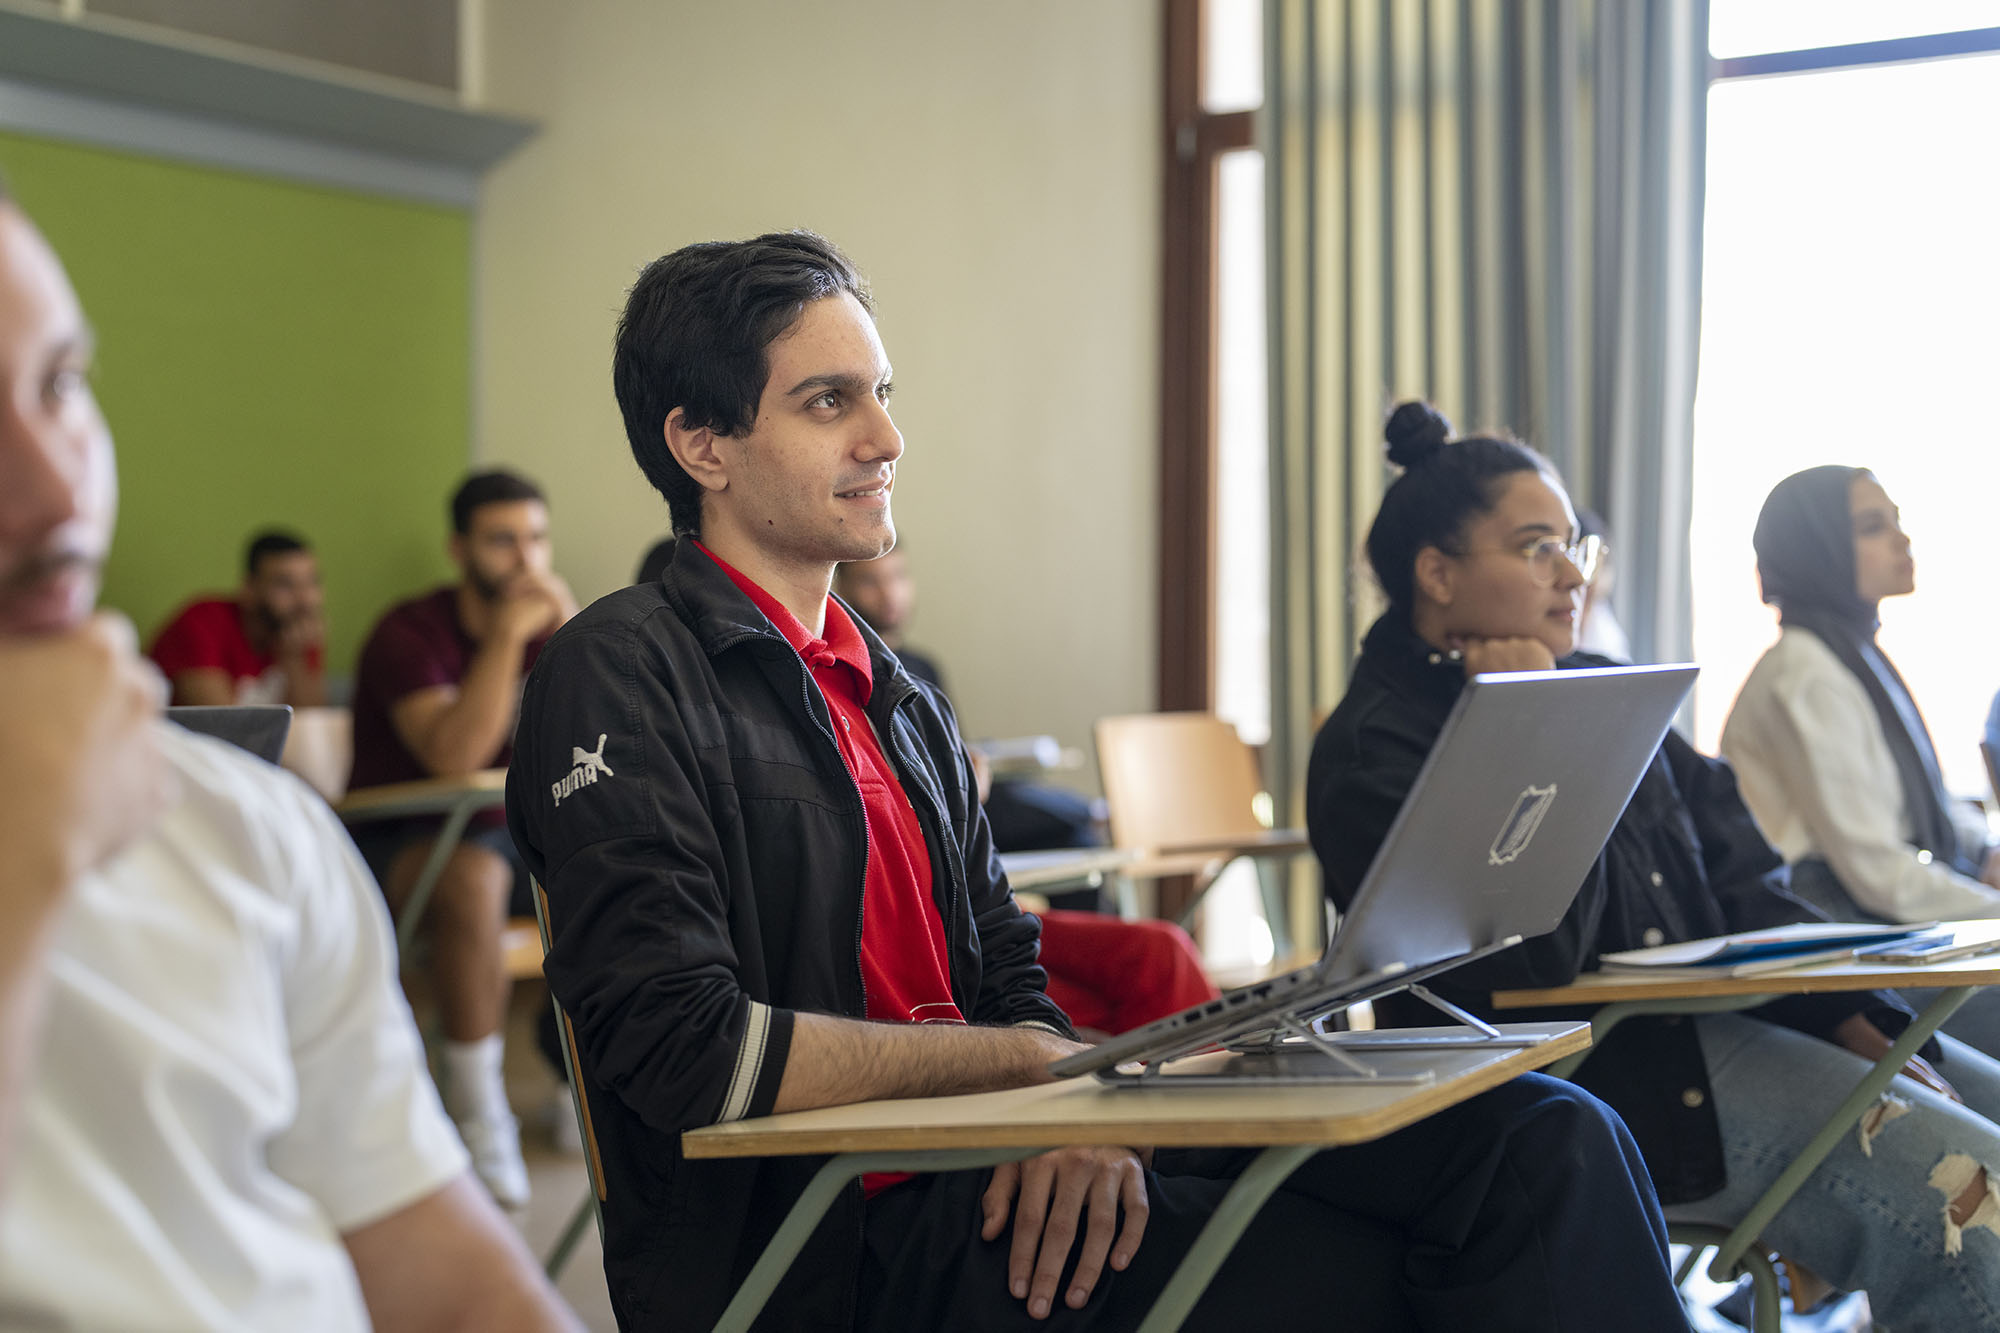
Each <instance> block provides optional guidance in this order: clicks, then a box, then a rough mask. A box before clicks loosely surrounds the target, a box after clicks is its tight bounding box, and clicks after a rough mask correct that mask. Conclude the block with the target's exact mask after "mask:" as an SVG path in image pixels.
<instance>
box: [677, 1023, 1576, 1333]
mask: <svg viewBox="0 0 2000 1333" xmlns="http://www.w3.org/2000/svg"><path fill="white" fill-rule="evenodd" d="M1505 1030H1510V1031H1538V1032H1546V1033H1549V1034H1550V1036H1549V1037H1548V1039H1547V1040H1545V1041H1543V1042H1541V1043H1539V1044H1537V1045H1533V1046H1510V1047H1488V1048H1483V1049H1482V1048H1471V1049H1466V1048H1459V1049H1444V1050H1427V1051H1415V1052H1411V1051H1400V1052H1398V1051H1380V1052H1373V1053H1370V1054H1369V1056H1368V1057H1367V1058H1369V1059H1370V1060H1371V1061H1373V1062H1376V1063H1378V1064H1379V1065H1380V1066H1381V1067H1382V1068H1383V1070H1384V1071H1385V1072H1386V1073H1396V1072H1403V1071H1405V1070H1408V1069H1412V1068H1428V1069H1430V1070H1432V1071H1433V1072H1434V1073H1435V1075H1436V1077H1435V1079H1434V1081H1432V1082H1430V1083H1427V1084H1418V1085H1412V1084H1407V1083H1393V1084H1375V1085H1371V1084H1367V1083H1362V1082H1355V1083H1340V1084H1293V1085H1290V1086H1275V1087H1274V1086H1259V1087H1211V1088H1194V1087H1141V1088H1113V1087H1107V1086H1105V1085H1104V1084H1102V1083H1099V1082H1098V1081H1097V1080H1096V1079H1094V1078H1079V1079H1067V1080H1064V1081H1062V1082H1059V1083H1050V1084H1043V1085H1039V1086H1036V1087H1028V1088H1012V1089H1009V1090H1007V1091H1005V1092H988V1093H974V1094H970V1095H967V1096H962V1097H929V1098H916V1099H909V1100H901V1101H880V1102H861V1103H857V1104H855V1105H852V1106H834V1107H826V1108H824V1109H821V1110H816V1111H793V1112H789V1113H787V1114H784V1115H773V1116H764V1117H761V1118H759V1119H754V1120H738V1121H733V1122H731V1123H729V1124H725V1125H710V1126H708V1127H706V1128H704V1129H697V1130H690V1131H689V1132H688V1133H686V1134H683V1135H682V1136H681V1148H682V1151H683V1152H685V1153H686V1154H687V1155H688V1156H689V1157H691V1158H710V1157H774V1156H794V1155H817V1154H822V1153H829V1154H833V1156H832V1157H831V1159H830V1160H829V1161H828V1162H827V1163H826V1165H825V1166H823V1167H821V1168H820V1171H819V1174H818V1175H817V1176H815V1177H814V1178H813V1181H812V1183H811V1184H810V1185H808V1186H807V1187H806V1190H805V1192H804V1193H803V1194H801V1195H800V1196H799V1200H798V1202H797V1203H796V1204H795V1205H794V1206H793V1208H792V1211H791V1213H790V1215H789V1216H787V1217H786V1219H785V1221H784V1223H783V1225H782V1226H780V1227H779V1229H778V1232H777V1234H776V1235H774V1236H773V1237H772V1238H771V1242H770V1244H769V1245H768V1246H767V1247H766V1249H765V1251H764V1253H763V1255H762V1256H761V1257H760V1258H759V1259H758V1261H757V1264H756V1266H755V1267H754V1268H753V1269H752V1270H751V1272H750V1275H749V1276H748V1277H747V1278H745V1279H744V1282H743V1286H742V1288H741V1289H739V1290H738V1291H737V1293H736V1297H735V1299H733V1300H732V1301H731V1302H730V1304H729V1308H728V1309H727V1310H726V1311H725V1312H724V1313H723V1317H722V1319H721V1321H720V1322H719V1323H718V1324H717V1325H716V1330H717V1333H735V1331H737V1330H743V1329H747V1328H749V1327H750V1324H751V1321H752V1320H754V1319H755V1318H756V1316H757V1314H758V1312H759V1311H760V1310H762V1309H763V1306H764V1302H765V1301H766V1300H767V1299H768V1298H769V1297H770V1294H771V1291H772V1289H773V1288H774V1287H776V1285H777V1283H778V1279H779V1277H780V1276H781V1275H782V1274H783V1273H784V1271H785V1270H786V1269H787V1268H788V1267H790V1265H791V1262H792V1259H793V1258H794V1257H795V1256H796V1255H797V1254H798V1251H799V1249H800V1247H801V1246H803V1245H804V1244H805V1241H806V1238H807V1237H808V1236H809V1235H810V1234H811V1233H812V1230H813V1228H814V1227H815V1226H816V1225H818V1223H819V1220H820V1218H821V1217H823V1216H824V1215H825V1213H826V1210H827V1208H828V1207H829V1206H831V1204H832V1203H833V1200H834V1199H835V1197H836V1196H838V1194H839V1193H840V1191H841V1190H842V1189H843V1188H845V1186H846V1185H847V1182H848V1181H850V1180H852V1179H854V1178H855V1177H856V1176H858V1175H861V1174H862V1173H864V1172H868V1171H896V1170H904V1171H908V1170H917V1171H960V1170H971V1169H974V1168H977V1167H985V1166H993V1165H997V1164H998V1163H1001V1162H1011V1161H1018V1160H1020V1159H1021V1158H1024V1157H1032V1156H1033V1155H1035V1154H1036V1153H1039V1152H1044V1151H1047V1150H1048V1149H1051V1148H1060V1147H1066V1146H1069V1145H1071V1144H1079V1143H1107V1142H1109V1143H1129V1144H1146V1145H1151V1146H1156V1147H1174V1148H1178V1147H1261V1148H1263V1149H1264V1151H1263V1152H1262V1153H1261V1154H1259V1155H1258V1156H1257V1158H1256V1159H1255V1160H1254V1161H1253V1162H1252V1164H1251V1166H1250V1167H1249V1169H1247V1170H1246V1171H1245V1172H1244V1173H1243V1175H1242V1176H1241V1177H1239V1178H1238V1179H1237V1182H1236V1184H1235V1185H1234V1186H1232V1187H1231V1189H1230V1190H1229V1193H1228V1194H1227V1195H1226V1196H1224V1198H1223V1201H1222V1203H1221V1204H1220V1205H1219V1206H1218V1207H1217V1208H1216V1211H1215V1215H1214V1216H1213V1217H1212V1218H1210V1220H1209V1222H1208V1224H1207V1226H1206V1227H1204V1228H1203V1230H1202V1233H1201V1235H1200V1236H1199V1237H1198V1238H1197V1239H1196V1241H1195V1244H1194V1247H1193V1248H1192V1249H1190V1250H1189V1251H1188V1254H1187V1256H1186V1258H1185V1259H1184V1260H1183V1261H1182V1263H1181V1265H1180V1268H1179V1270H1178V1271H1177V1272H1176V1273H1175V1275H1174V1277H1173V1279H1172V1280H1171V1281H1170V1282H1169V1283H1168V1284H1167V1286H1166V1287H1165V1288H1164V1289H1163V1290H1162V1291H1161V1292H1160V1295H1159V1297H1158V1298H1157V1300H1156V1301H1155V1303H1154V1306H1153V1309H1152V1311H1151V1313H1149V1314H1148V1315H1147V1316H1146V1320H1145V1322H1144V1323H1142V1324H1141V1325H1140V1326H1139V1328H1140V1333H1166V1330H1170V1329H1175V1328H1178V1327H1179V1326H1180V1324H1181V1322H1182V1321H1183V1320H1184V1319H1186V1317H1187V1314H1188V1312H1189V1311H1190V1310H1192V1309H1193V1308H1194V1304H1195V1301H1196V1300H1198V1299H1199V1298H1200V1296H1201V1293H1202V1292H1203V1291H1204V1290H1206V1289H1207V1287H1208V1283H1209V1279H1210V1278H1212V1277H1213V1276H1214V1275H1215V1271H1216V1270H1217V1269H1218V1268H1219V1267H1221V1265H1222V1261H1223V1259H1224V1258H1226V1257H1227V1256H1228V1254H1229V1251H1230V1248H1231V1247H1232V1246H1233V1245H1234V1244H1235V1243H1236V1240H1237V1238H1238V1237H1239V1236H1241V1235H1242V1234H1243V1228H1244V1227H1245V1226H1247V1225H1248V1224H1249V1222H1250V1220H1251V1218H1252V1217H1254V1216H1255V1215H1256V1213H1257V1210H1258V1209H1259V1208H1261V1207H1262V1206H1263V1203H1264V1200H1265V1199H1267V1198H1269V1197H1270V1195H1271V1193H1272V1191H1274V1190H1275V1189H1277V1188H1278V1186H1280V1185H1282V1184H1283V1183H1284V1182H1285V1179H1286V1178H1287V1177H1288V1176H1290V1175H1291V1173H1292V1172H1293V1171H1294V1170H1296V1169H1297V1167H1298V1166H1299V1164H1300V1163H1302V1162H1304V1161H1305V1160H1306V1158H1308V1157H1310V1156H1311V1155H1312V1154H1313V1153H1315V1152H1318V1151H1319V1150H1320V1149H1322V1148H1332V1147H1338V1146H1340V1145H1342V1144H1349V1143H1363V1142H1367V1141H1369V1140H1371V1139H1377V1138H1380V1137H1382V1136H1383V1135H1385V1134H1388V1133H1391V1132H1393V1131H1395V1130H1398V1129H1401V1128H1402V1127H1404V1126H1405V1125H1409V1124H1413V1123H1415V1122H1416V1121H1418V1120H1421V1119H1423V1118H1424V1117H1425V1116H1427V1115H1430V1114H1432V1113H1434V1112H1436V1111H1440V1110H1443V1109H1444V1108H1446V1107H1448V1106H1452V1105H1455V1104H1456V1103H1458V1102H1461V1101H1464V1100H1466V1099H1467V1098H1470V1097H1473V1096H1476V1095H1477V1094H1479V1093H1481V1092H1484V1091H1486V1090H1487V1089H1489V1088H1493V1087H1496V1086H1498V1085H1499V1084H1501V1083H1504V1082H1506V1081H1507V1080H1508V1079H1510V1078H1513V1077H1514V1076H1515V1075H1516V1074H1521V1073H1525V1072H1527V1071H1529V1070H1531V1069H1539V1068H1541V1067H1542V1066H1544V1065H1547V1064H1550V1063H1551V1062H1553V1061H1555V1060H1558V1059H1561V1058H1563V1057H1564V1056H1566V1055H1569V1054H1572V1053H1576V1052H1580V1051H1582V1050H1583V1048H1584V1047H1586V1046H1587V1045H1588V1044H1589V1041H1590V1028H1589V1025H1588V1024H1586V1023H1577V1022H1557V1023H1523V1024H1510V1025H1508V1027H1507V1028H1506V1029H1505ZM1223 1058H1227V1057H1223ZM994 1297H995V1299H996V1300H1006V1299H1010V1298H1009V1297H1008V1296H1007V1295H1006V1294H1005V1293H1004V1292H995V1293H994Z"/></svg>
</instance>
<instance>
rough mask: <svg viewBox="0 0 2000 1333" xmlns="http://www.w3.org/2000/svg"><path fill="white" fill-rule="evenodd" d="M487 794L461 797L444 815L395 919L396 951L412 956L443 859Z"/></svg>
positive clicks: (442, 870)
mask: <svg viewBox="0 0 2000 1333" xmlns="http://www.w3.org/2000/svg"><path fill="white" fill-rule="evenodd" d="M489 801H490V798H489V797H487V796H486V795H483V794H482V795H479V796H474V797H470V798H468V799H466V800H463V801H460V802H459V803H458V804H457V805H455V806H453V807H452V808H451V811H450V813H449V814H447V815H445V817H444V826H443V827H442V828H440V829H439V830H438V836H437V841H436V842H434V843H432V844H431V851H430V855H429V856H426V857H425V858H424V868H423V869H422V870H420V871H418V872H417V878H416V880H415V882H414V883H412V884H411V885H410V897H409V900H408V901H407V902H405V903H404V904H403V911H402V915H401V916H400V917H399V918H398V919H397V921H396V952H397V953H398V954H399V955H400V956H402V957H404V958H408V957H409V956H410V948H411V946H412V945H413V944H415V943H416V939H417V926H418V925H419V924H420V923H421V922H422V921H423V919H424V909H426V908H428V907H429V906H430V905H431V894H432V893H433V892H434V891H435V890H436V889H437V882H438V877H439V876H440V875H442V874H444V863H445V862H446V861H448V860H450V859H451V854H452V852H453V850H454V849H456V848H457V846H458V844H459V840H460V839H462V838H463V837H464V836H465V826H466V825H467V824H469V823H471V822H472V816H473V815H474V814H475V813H476V812H477V811H479V810H480V809H481V808H482V807H484V806H486V805H488V804H489Z"/></svg>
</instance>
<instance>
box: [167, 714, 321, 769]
mask: <svg viewBox="0 0 2000 1333" xmlns="http://www.w3.org/2000/svg"><path fill="white" fill-rule="evenodd" d="M167 721H169V722H175V723H179V724H180V725H181V726H183V727H186V728H187V729H188V730H189V731H196V732H200V733H201V734H202V735H204V736H213V737H215V738H216V739H217V740H222V741H228V742H229V743H230V744H231V745H234V746H236V747H237V748H238V749H240V750H248V751H249V752H250V753H251V754H254V755H256V756H257V757H258V758H259V759H262V760H263V761H264V762H265V763H267V764H275V763H277V762H278V757H279V756H280V755H282V754H284V752H285V737H286V736H287V735H288V734H289V733H290V732H291V729H292V710H291V706H290V705H289V704H215V705H206V704H180V705H176V706H175V707H173V708H169V709H168V710H167Z"/></svg>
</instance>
